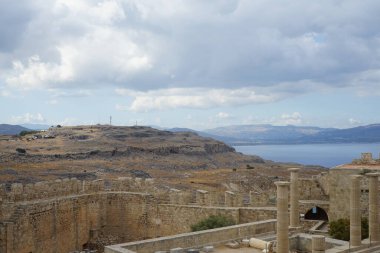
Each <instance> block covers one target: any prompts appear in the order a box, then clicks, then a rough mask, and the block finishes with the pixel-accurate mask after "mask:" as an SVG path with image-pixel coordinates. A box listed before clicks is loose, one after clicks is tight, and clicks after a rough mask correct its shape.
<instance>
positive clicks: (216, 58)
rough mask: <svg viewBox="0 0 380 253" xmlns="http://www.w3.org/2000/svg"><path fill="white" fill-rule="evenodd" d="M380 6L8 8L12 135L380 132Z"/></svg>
mask: <svg viewBox="0 0 380 253" xmlns="http://www.w3.org/2000/svg"><path fill="white" fill-rule="evenodd" d="M379 13H380V1H378V0H367V1H358V0H320V1H307V0H302V1H301V0H282V1H278V0H219V1H204V0H182V1H181V0H135V1H133V0H98V1H94V0H50V1H46V0H17V1H14V0H0V34H1V36H0V123H10V124H21V123H41V124H65V125H74V124H96V123H107V122H108V121H109V117H110V115H112V118H113V123H114V124H118V125H133V124H136V122H137V124H139V125H159V126H164V127H174V126H178V127H191V128H195V129H205V128H212V127H216V126H224V125H233V124H262V123H265V124H266V123H268V124H275V125H287V124H293V125H315V126H322V127H340V128H345V127H352V126H357V125H364V124H371V123H379V122H380V119H379V115H380V114H379V110H380V28H379V24H380V15H379Z"/></svg>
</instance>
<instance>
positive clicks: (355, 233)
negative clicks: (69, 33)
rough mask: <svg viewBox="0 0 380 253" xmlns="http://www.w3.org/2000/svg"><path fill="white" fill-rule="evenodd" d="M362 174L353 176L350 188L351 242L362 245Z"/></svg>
mask: <svg viewBox="0 0 380 253" xmlns="http://www.w3.org/2000/svg"><path fill="white" fill-rule="evenodd" d="M360 178H361V176H360V175H352V176H351V189H350V244H351V246H354V247H355V246H360V245H361V241H362V239H361V236H362V233H361V213H360V212H361V210H360Z"/></svg>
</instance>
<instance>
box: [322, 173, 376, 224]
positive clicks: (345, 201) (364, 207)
mask: <svg viewBox="0 0 380 253" xmlns="http://www.w3.org/2000/svg"><path fill="white" fill-rule="evenodd" d="M368 172H371V170H369V169H368V170H360V169H348V168H334V169H331V170H330V172H329V188H330V219H331V220H336V219H340V218H347V219H349V217H350V188H351V186H350V184H351V178H350V176H351V175H364V174H365V173H368ZM372 172H376V170H374V171H372ZM360 189H361V196H360V208H361V213H362V216H363V217H368V179H367V177H366V176H363V177H362V179H361V184H360Z"/></svg>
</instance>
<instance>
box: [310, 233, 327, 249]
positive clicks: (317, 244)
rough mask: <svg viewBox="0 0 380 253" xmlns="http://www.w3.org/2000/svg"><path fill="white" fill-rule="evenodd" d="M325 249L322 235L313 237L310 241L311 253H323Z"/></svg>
mask: <svg viewBox="0 0 380 253" xmlns="http://www.w3.org/2000/svg"><path fill="white" fill-rule="evenodd" d="M325 249H326V245H325V237H324V236H322V235H314V236H313V237H312V240H311V253H324V252H325Z"/></svg>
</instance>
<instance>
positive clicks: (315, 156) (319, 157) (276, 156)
mask: <svg viewBox="0 0 380 253" xmlns="http://www.w3.org/2000/svg"><path fill="white" fill-rule="evenodd" d="M234 148H235V149H236V151H238V152H241V153H243V154H248V155H259V156H261V157H262V158H264V159H267V160H273V161H276V162H296V163H301V164H307V165H322V166H325V167H334V166H337V165H340V164H345V163H349V162H351V161H352V160H353V159H355V158H359V157H360V155H361V153H363V152H372V155H373V157H374V158H379V153H380V143H349V144H297V145H255V146H234Z"/></svg>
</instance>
